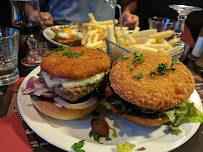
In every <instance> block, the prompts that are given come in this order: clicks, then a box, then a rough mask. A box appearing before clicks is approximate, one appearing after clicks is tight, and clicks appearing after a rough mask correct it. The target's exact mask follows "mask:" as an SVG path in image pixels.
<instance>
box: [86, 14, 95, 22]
mask: <svg viewBox="0 0 203 152" xmlns="http://www.w3.org/2000/svg"><path fill="white" fill-rule="evenodd" d="M88 17H89V18H90V20H91V21H92V22H96V20H95V18H94V15H93V14H92V13H89V14H88Z"/></svg>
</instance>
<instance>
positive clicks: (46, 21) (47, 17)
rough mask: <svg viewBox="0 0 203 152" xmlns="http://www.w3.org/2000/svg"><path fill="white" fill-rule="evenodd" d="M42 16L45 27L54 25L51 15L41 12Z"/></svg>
mask: <svg viewBox="0 0 203 152" xmlns="http://www.w3.org/2000/svg"><path fill="white" fill-rule="evenodd" d="M41 16H42V19H43V20H44V25H45V26H50V25H53V24H54V22H53V18H52V15H51V14H50V13H48V12H41Z"/></svg>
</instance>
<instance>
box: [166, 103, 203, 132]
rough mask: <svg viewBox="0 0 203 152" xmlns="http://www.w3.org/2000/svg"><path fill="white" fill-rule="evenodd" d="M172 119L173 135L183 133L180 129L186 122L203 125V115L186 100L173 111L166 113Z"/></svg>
mask: <svg viewBox="0 0 203 152" xmlns="http://www.w3.org/2000/svg"><path fill="white" fill-rule="evenodd" d="M164 113H165V114H167V116H168V117H169V119H170V122H171V125H170V126H169V127H170V129H169V131H170V132H172V133H181V132H182V131H181V130H180V129H179V128H178V127H179V126H180V125H181V124H182V123H183V122H184V121H185V120H189V121H192V122H200V123H203V113H202V112H201V111H200V110H199V109H197V108H196V107H195V106H194V103H193V102H190V101H188V100H186V101H185V102H184V103H182V104H180V105H178V106H177V107H175V108H173V109H172V110H169V111H166V112H164Z"/></svg>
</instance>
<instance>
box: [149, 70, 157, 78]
mask: <svg viewBox="0 0 203 152" xmlns="http://www.w3.org/2000/svg"><path fill="white" fill-rule="evenodd" d="M150 74H151V77H152V78H154V77H155V76H156V74H155V72H154V71H153V70H152V68H151V69H150Z"/></svg>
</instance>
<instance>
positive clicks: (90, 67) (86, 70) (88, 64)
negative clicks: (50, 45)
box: [40, 47, 111, 79]
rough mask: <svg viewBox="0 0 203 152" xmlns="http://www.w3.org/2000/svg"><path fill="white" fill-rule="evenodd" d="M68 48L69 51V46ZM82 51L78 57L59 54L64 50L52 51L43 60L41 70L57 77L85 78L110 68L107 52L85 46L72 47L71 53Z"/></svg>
mask: <svg viewBox="0 0 203 152" xmlns="http://www.w3.org/2000/svg"><path fill="white" fill-rule="evenodd" d="M67 50H68V51H69V48H67ZM82 51H83V54H82V55H79V56H78V57H76V58H74V57H69V56H67V55H63V56H59V54H63V53H64V51H57V52H52V53H51V54H50V55H49V56H48V57H44V58H43V59H42V60H41V63H40V67H41V70H42V71H44V72H47V73H48V74H49V75H50V76H51V77H55V78H67V79H83V78H86V77H90V76H93V75H95V74H97V73H101V72H105V71H106V70H107V69H109V68H110V66H111V59H110V57H109V56H108V55H107V54H106V53H105V52H102V51H100V50H97V49H88V48H85V47H71V48H70V52H71V53H76V52H77V53H81V52H82ZM59 52H60V53H59Z"/></svg>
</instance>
